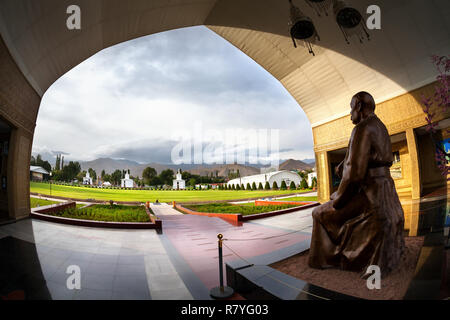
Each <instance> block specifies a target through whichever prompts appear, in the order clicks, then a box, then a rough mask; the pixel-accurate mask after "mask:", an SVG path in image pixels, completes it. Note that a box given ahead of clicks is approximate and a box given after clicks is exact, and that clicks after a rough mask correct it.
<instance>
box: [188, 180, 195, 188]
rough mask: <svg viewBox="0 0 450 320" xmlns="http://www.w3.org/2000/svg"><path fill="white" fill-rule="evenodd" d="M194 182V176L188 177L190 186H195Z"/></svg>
mask: <svg viewBox="0 0 450 320" xmlns="http://www.w3.org/2000/svg"><path fill="white" fill-rule="evenodd" d="M195 182H196V181H195V178H190V179H189V185H190V186H191V187H195V185H196V183H195Z"/></svg>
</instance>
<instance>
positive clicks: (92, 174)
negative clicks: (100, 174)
mask: <svg viewBox="0 0 450 320" xmlns="http://www.w3.org/2000/svg"><path fill="white" fill-rule="evenodd" d="M88 172H89V176H90V177H91V178H92V180H97V172H95V170H94V169H92V168H89V169H88Z"/></svg>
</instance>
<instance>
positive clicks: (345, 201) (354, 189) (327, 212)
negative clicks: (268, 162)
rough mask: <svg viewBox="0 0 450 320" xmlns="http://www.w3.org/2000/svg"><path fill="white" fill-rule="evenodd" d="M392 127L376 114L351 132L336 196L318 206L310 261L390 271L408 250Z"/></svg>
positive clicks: (324, 265)
mask: <svg viewBox="0 0 450 320" xmlns="http://www.w3.org/2000/svg"><path fill="white" fill-rule="evenodd" d="M392 161H393V154H392V147H391V141H390V138H389V134H388V131H387V129H386V127H385V126H384V124H383V123H382V122H381V120H380V119H379V118H378V117H377V116H376V115H375V114H371V115H369V116H368V117H367V118H366V119H364V120H362V121H361V122H360V123H358V124H357V125H356V126H355V127H354V129H353V131H352V134H351V137H350V141H349V145H348V150H347V153H346V155H345V159H344V161H343V162H342V163H341V169H342V172H341V175H342V180H341V183H340V185H339V188H338V190H337V191H336V192H335V193H333V194H332V196H331V200H330V201H328V202H326V203H324V204H322V205H321V206H319V207H316V208H315V209H314V211H313V221H314V225H313V231H312V238H311V247H310V252H309V265H310V266H311V267H314V268H328V267H340V268H341V269H343V270H353V271H362V272H363V274H364V273H365V271H366V269H367V267H368V266H369V265H378V266H379V267H380V269H381V276H385V275H386V274H388V273H389V272H390V271H391V270H392V269H394V268H395V267H396V265H397V264H398V262H399V260H400V258H401V255H402V253H403V250H404V246H405V243H404V238H403V226H404V217H403V209H402V207H401V205H400V201H399V198H398V195H397V192H396V190H395V185H394V181H393V180H392V177H391V175H390V170H389V167H390V166H391V165H392Z"/></svg>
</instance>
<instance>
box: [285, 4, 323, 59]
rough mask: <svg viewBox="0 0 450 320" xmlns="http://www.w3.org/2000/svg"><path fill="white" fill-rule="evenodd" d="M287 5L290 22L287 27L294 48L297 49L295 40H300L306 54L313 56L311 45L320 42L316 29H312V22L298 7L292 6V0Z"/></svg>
mask: <svg viewBox="0 0 450 320" xmlns="http://www.w3.org/2000/svg"><path fill="white" fill-rule="evenodd" d="M289 3H290V4H291V9H290V12H291V20H290V22H289V26H290V33H291V38H292V42H293V43H294V47H295V48H297V44H296V39H298V40H302V42H303V45H304V46H305V47H306V48H307V49H308V52H309V53H311V54H312V55H313V56H315V54H314V51H313V49H312V45H313V44H314V43H315V42H316V40H319V41H320V37H319V35H318V34H317V31H316V28H315V27H314V24H313V22H312V20H311V19H310V18H309V17H307V16H305V15H304V14H303V13H302V12H301V11H300V9H299V8H298V7H296V6H294V5H293V4H292V0H289Z"/></svg>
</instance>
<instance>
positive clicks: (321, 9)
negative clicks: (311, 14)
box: [305, 0, 333, 17]
mask: <svg viewBox="0 0 450 320" xmlns="http://www.w3.org/2000/svg"><path fill="white" fill-rule="evenodd" d="M305 2H306V3H307V4H308V5H309V6H310V7H311V8H313V9H314V10H315V11H316V13H317V15H318V16H319V17H321V16H322V15H323V14H324V15H326V16H327V17H328V10H329V9H330V8H331V6H332V4H333V0H305Z"/></svg>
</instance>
